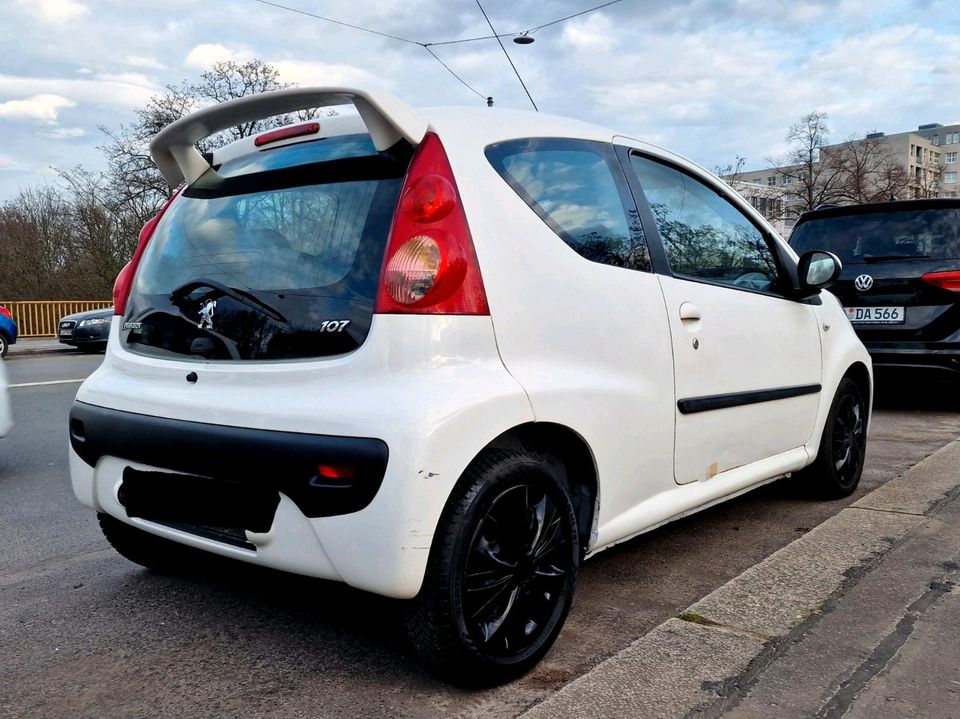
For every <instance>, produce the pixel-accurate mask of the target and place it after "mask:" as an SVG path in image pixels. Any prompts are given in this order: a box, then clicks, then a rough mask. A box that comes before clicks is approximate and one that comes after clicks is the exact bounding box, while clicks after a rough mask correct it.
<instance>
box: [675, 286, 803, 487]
mask: <svg viewBox="0 0 960 719" xmlns="http://www.w3.org/2000/svg"><path fill="white" fill-rule="evenodd" d="M660 284H661V286H662V287H663V294H664V297H665V299H666V305H667V312H668V313H669V316H670V330H671V333H672V343H673V357H674V363H675V367H676V390H675V392H676V396H677V399H683V398H693V397H704V396H709V395H717V394H727V393H737V392H748V391H751V390H759V389H766V388H775V387H790V386H797V385H818V384H819V383H820V337H819V332H818V328H817V318H816V315H815V314H814V312H813V309H812V308H811V307H810V305H805V304H802V303H799V302H792V301H790V300H786V299H782V298H779V297H771V296H770V295H765V294H760V293H754V292H746V291H741V290H735V289H731V288H729V287H720V286H717V285H712V284H707V283H703V282H693V281H690V280H684V279H678V278H674V277H661V278H660ZM684 304H688V305H692V306H695V307H696V310H697V314H699V315H700V316H701V318H700V319H694V320H689V319H688V320H684V319H681V307H682V306H683V305H684ZM758 327H763V328H764V330H763V331H762V332H758V331H757V328H758ZM694 343H696V346H694ZM818 395H819V393H815V394H806V395H803V396H799V397H792V398H789V399H781V400H777V401H775V402H759V403H755V404H747V405H743V406H740V407H729V408H726V409H720V410H713V411H707V412H697V413H693V414H682V413H681V412H680V411H679V410H678V411H677V430H676V443H675V449H674V454H675V456H676V460H675V465H674V466H675V476H676V480H677V482H678V483H679V484H686V483H687V482H695V481H702V480H709V479H712V478H713V477H715V476H716V475H717V474H719V473H720V472H725V471H727V470H729V469H734V468H736V467H742V466H745V465H748V464H751V463H753V462H757V461H760V460H762V459H764V458H766V457H772V456H774V455H777V454H780V453H781V452H786V451H788V450H790V449H795V448H797V447H802V446H804V445H805V444H806V443H807V442H808V441H809V440H810V433H811V432H812V431H813V424H814V420H815V419H816V416H817V409H818V406H819V402H820V397H819V396H818ZM771 427H776V431H775V432H771V431H770V428H771ZM743 437H750V438H751V441H749V442H744V441H742V438H743ZM738 440H739V441H738Z"/></svg>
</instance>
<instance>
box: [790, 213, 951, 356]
mask: <svg viewBox="0 0 960 719" xmlns="http://www.w3.org/2000/svg"><path fill="white" fill-rule="evenodd" d="M790 245H791V246H792V247H793V248H794V249H795V250H796V251H797V252H798V253H803V252H806V251H808V250H813V249H825V250H829V251H830V252H833V253H834V254H836V255H837V256H838V257H839V258H840V260H841V262H842V263H843V271H842V273H841V275H840V278H839V280H838V281H837V282H836V284H835V285H833V286H831V288H830V289H831V291H832V292H833V293H834V294H836V295H837V297H838V298H839V299H840V301H841V302H842V304H843V306H844V308H845V309H846V312H847V316H848V318H849V319H850V321H851V322H852V323H853V326H854V327H855V328H856V330H857V333H858V334H859V335H860V337H861V339H863V340H864V341H865V342H895V343H899V342H917V341H919V342H938V341H942V340H944V339H947V338H949V337H950V336H951V335H955V334H956V333H957V332H958V331H960V294H957V292H955V291H950V290H949V289H946V287H947V286H953V285H954V284H956V285H957V286H960V274H958V271H960V203H958V202H956V201H916V202H899V203H889V204H878V205H865V206H855V207H838V208H832V209H829V210H820V211H816V212H813V213H809V214H807V215H805V216H804V218H803V219H801V221H800V222H799V223H797V226H796V228H795V229H794V231H793V234H792V235H791V237H790Z"/></svg>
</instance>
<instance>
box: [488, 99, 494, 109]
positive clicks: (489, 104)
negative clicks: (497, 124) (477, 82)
mask: <svg viewBox="0 0 960 719" xmlns="http://www.w3.org/2000/svg"><path fill="white" fill-rule="evenodd" d="M487 107H493V98H492V97H488V98H487Z"/></svg>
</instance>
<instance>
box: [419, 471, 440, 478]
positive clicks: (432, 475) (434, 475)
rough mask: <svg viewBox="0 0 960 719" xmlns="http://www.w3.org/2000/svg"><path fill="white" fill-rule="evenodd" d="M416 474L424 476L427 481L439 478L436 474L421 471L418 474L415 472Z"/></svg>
mask: <svg viewBox="0 0 960 719" xmlns="http://www.w3.org/2000/svg"><path fill="white" fill-rule="evenodd" d="M417 474H425V475H426V476H427V479H433V478H434V477H439V476H440V475H439V474H437V473H436V472H424V471H423V470H422V469H421V470H420V471H419V472H417Z"/></svg>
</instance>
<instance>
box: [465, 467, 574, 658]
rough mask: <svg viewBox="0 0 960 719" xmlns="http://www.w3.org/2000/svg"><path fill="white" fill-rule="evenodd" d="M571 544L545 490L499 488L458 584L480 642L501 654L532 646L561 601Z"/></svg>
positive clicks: (524, 486)
mask: <svg viewBox="0 0 960 719" xmlns="http://www.w3.org/2000/svg"><path fill="white" fill-rule="evenodd" d="M572 543H573V537H572V536H571V528H570V526H569V523H564V521H563V516H562V515H561V512H560V510H559V509H558V508H557V506H556V503H555V500H554V499H552V498H551V497H550V493H549V492H548V491H547V490H546V489H544V488H542V487H540V486H538V485H536V484H531V483H524V484H516V485H514V486H512V487H510V488H509V489H506V490H505V491H503V492H501V493H500V495H499V496H497V497H496V498H495V499H494V500H493V503H492V504H491V506H490V508H489V509H488V510H487V511H486V514H485V515H484V517H483V518H482V519H481V520H480V524H479V526H478V527H477V531H476V532H475V533H474V536H473V539H472V541H471V543H470V548H469V550H468V552H467V558H466V560H467V561H466V566H465V568H464V574H463V580H462V582H461V584H460V592H459V593H460V601H461V602H462V604H463V616H464V622H465V624H466V626H467V630H468V631H469V632H470V634H471V636H472V637H473V639H474V641H476V642H478V643H479V644H482V645H484V646H485V647H486V651H487V652H489V653H490V654H491V655H493V656H498V657H511V656H514V655H516V654H518V653H520V652H523V651H524V650H526V649H528V648H529V647H530V646H531V645H532V644H533V643H534V642H535V641H536V640H537V638H538V637H539V634H540V631H541V630H542V629H543V627H545V626H546V625H547V623H548V622H549V621H550V619H551V617H553V615H554V614H555V612H556V609H557V607H558V606H559V604H560V596H561V593H562V591H563V584H564V580H565V579H566V577H567V575H568V574H569V573H570V572H571V571H572V569H573V564H574V562H573V561H572V559H571V553H570V547H571V546H572Z"/></svg>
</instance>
